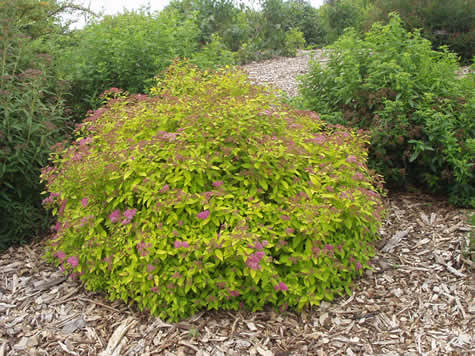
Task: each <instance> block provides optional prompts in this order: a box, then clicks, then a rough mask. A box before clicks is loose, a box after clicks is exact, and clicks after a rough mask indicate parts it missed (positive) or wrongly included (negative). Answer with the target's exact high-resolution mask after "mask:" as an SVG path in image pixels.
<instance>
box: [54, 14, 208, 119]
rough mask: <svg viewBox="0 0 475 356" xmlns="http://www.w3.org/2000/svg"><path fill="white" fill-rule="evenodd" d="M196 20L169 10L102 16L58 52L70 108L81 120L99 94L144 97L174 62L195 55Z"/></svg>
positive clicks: (76, 34) (196, 44)
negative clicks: (109, 92) (120, 91)
mask: <svg viewBox="0 0 475 356" xmlns="http://www.w3.org/2000/svg"><path fill="white" fill-rule="evenodd" d="M198 34H199V29H198V27H197V23H196V18H195V17H194V16H186V17H184V16H181V14H179V13H178V12H177V11H176V10H173V9H169V10H167V11H164V12H162V13H160V14H158V15H157V14H149V13H146V12H145V11H138V12H134V11H133V12H125V13H123V14H119V15H116V16H105V17H104V18H103V19H102V20H101V21H96V22H93V23H91V24H89V25H88V26H86V28H84V29H83V30H80V31H77V32H76V33H75V35H74V37H73V38H72V39H71V41H70V43H69V44H68V46H67V47H66V48H63V49H62V50H61V51H60V62H59V68H60V71H61V73H62V75H63V76H64V79H65V80H67V81H68V82H70V83H71V94H72V95H71V97H70V98H71V99H70V105H71V107H72V109H73V111H74V113H76V114H77V115H78V116H79V117H80V116H81V115H84V113H85V112H86V111H87V110H88V109H91V108H95V107H97V105H99V104H100V99H99V94H101V93H102V92H103V91H105V90H106V89H109V88H111V87H119V88H122V89H125V90H128V91H130V92H132V93H138V92H143V91H144V90H145V88H146V87H147V86H148V84H147V83H148V82H147V81H149V80H151V79H152V78H153V77H154V76H155V75H156V74H157V73H159V72H160V71H162V70H163V69H165V68H166V67H167V66H168V65H170V64H171V63H172V61H173V59H174V58H175V57H181V58H184V57H191V56H192V55H193V54H194V53H195V52H196V51H197V50H198V48H199V47H198V42H197V38H198Z"/></svg>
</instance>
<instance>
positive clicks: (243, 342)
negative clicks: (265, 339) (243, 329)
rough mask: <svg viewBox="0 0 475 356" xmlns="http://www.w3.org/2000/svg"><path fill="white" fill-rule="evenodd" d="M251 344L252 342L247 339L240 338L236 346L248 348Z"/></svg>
mask: <svg viewBox="0 0 475 356" xmlns="http://www.w3.org/2000/svg"><path fill="white" fill-rule="evenodd" d="M250 346H251V343H250V342H249V341H246V340H238V341H236V347H237V348H238V349H247V348H249V347H250Z"/></svg>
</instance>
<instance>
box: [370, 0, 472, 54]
mask: <svg viewBox="0 0 475 356" xmlns="http://www.w3.org/2000/svg"><path fill="white" fill-rule="evenodd" d="M371 10H372V11H370V12H369V14H368V15H369V16H368V17H367V18H366V22H367V23H368V22H369V23H373V22H375V21H388V19H389V14H390V13H391V12H393V11H397V12H398V13H399V14H400V16H401V18H402V19H403V21H404V23H405V25H406V28H407V29H408V30H409V31H411V30H415V29H422V32H421V33H422V36H423V37H424V38H426V39H428V40H430V41H431V42H432V45H433V48H434V49H438V48H439V47H440V46H442V45H446V46H448V47H449V49H450V50H451V51H454V52H456V53H457V54H458V55H459V56H460V57H461V59H462V61H463V62H464V63H470V61H471V59H472V57H473V56H474V52H473V49H474V48H475V22H474V19H473V17H474V16H473V14H474V13H475V3H474V2H473V1H470V0H452V1H440V0H376V1H374V6H373V8H372V9H371Z"/></svg>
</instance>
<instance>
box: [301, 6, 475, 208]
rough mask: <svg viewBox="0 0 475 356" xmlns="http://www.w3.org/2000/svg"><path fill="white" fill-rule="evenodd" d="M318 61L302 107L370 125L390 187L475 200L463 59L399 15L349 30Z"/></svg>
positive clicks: (376, 157) (469, 82) (470, 107)
mask: <svg viewBox="0 0 475 356" xmlns="http://www.w3.org/2000/svg"><path fill="white" fill-rule="evenodd" d="M330 48H331V49H332V52H331V54H330V62H329V63H328V66H327V67H326V68H321V66H320V65H319V63H317V62H314V63H313V64H312V69H311V72H310V73H309V75H307V76H306V77H305V78H304V79H303V82H302V87H301V90H302V95H303V98H304V99H303V100H304V106H306V107H308V108H310V109H312V110H315V111H317V112H319V113H321V114H322V117H323V118H324V119H325V120H328V121H330V122H334V123H343V124H345V125H348V126H354V127H359V128H367V129H371V144H372V145H371V148H370V162H371V166H372V167H374V168H376V169H377V170H378V171H379V172H380V173H382V174H384V177H385V180H386V181H387V182H388V183H390V184H391V185H392V186H401V185H405V184H409V183H410V184H417V185H425V186H426V187H427V188H429V189H430V190H432V191H433V192H440V193H444V194H445V193H448V194H449V196H450V200H451V201H452V202H454V203H456V204H460V205H468V206H473V205H474V203H475V202H474V196H475V191H474V189H475V188H474V187H475V182H474V161H473V159H474V157H475V146H474V143H475V142H474V137H475V121H474V120H473V113H474V96H473V87H474V86H473V80H474V78H473V75H470V76H469V77H468V78H466V79H464V80H458V79H456V76H455V71H456V70H457V68H458V67H457V59H456V56H455V55H454V54H452V53H449V52H448V51H447V50H443V51H442V52H436V51H433V50H432V49H431V44H430V42H429V41H427V40H425V39H423V38H422V37H421V36H420V34H419V33H418V32H414V33H409V32H407V31H406V30H405V29H404V28H403V27H402V24H401V21H400V19H399V17H398V16H396V15H393V17H392V19H391V21H390V23H389V24H388V25H386V26H383V25H381V24H375V25H373V27H372V30H371V31H370V32H368V33H367V34H366V35H365V36H364V37H363V38H360V37H359V36H358V35H357V33H356V32H355V31H353V30H352V31H348V32H347V33H346V34H345V35H344V36H343V37H341V38H340V39H339V40H338V41H337V42H336V43H335V44H334V45H333V46H330Z"/></svg>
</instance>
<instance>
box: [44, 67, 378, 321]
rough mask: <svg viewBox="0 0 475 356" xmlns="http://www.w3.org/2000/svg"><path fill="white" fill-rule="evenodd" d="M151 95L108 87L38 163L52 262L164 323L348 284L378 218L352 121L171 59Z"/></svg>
mask: <svg viewBox="0 0 475 356" xmlns="http://www.w3.org/2000/svg"><path fill="white" fill-rule="evenodd" d="M151 95H153V96H145V95H133V96H126V95H124V94H123V93H120V91H119V90H117V89H114V90H112V91H111V92H109V93H108V97H109V98H110V97H111V96H115V98H113V99H111V100H110V101H109V102H108V103H107V104H106V105H105V106H103V107H102V108H100V109H99V110H97V111H96V112H94V113H92V114H91V115H90V116H89V117H88V118H87V119H86V120H85V121H84V123H83V124H82V125H81V127H80V128H78V130H77V133H76V134H77V140H76V141H75V143H74V145H72V146H71V147H69V148H68V149H67V150H65V151H62V152H58V153H56V154H55V155H54V156H53V158H52V160H53V165H52V166H51V167H48V168H45V169H44V172H43V175H42V178H43V179H44V180H45V181H46V183H47V187H48V192H49V195H48V196H47V197H46V198H45V200H44V204H45V205H47V206H48V207H49V208H51V209H52V211H53V213H54V214H55V215H56V216H57V223H56V225H55V226H54V227H53V230H54V231H53V236H52V239H51V241H50V243H49V247H48V251H47V258H48V259H49V260H50V261H55V262H56V263H58V264H59V265H60V266H61V268H62V269H64V270H65V271H66V272H68V273H72V275H73V276H75V277H79V278H80V279H81V280H82V281H83V282H84V284H85V286H86V287H87V288H89V289H92V290H102V291H106V292H107V294H108V295H109V296H110V298H111V299H122V300H124V301H135V302H136V303H137V305H138V306H139V307H140V308H141V309H143V308H145V309H148V310H150V311H151V312H152V313H153V314H156V315H159V316H160V317H161V318H166V319H171V320H176V319H178V318H182V317H186V316H189V315H191V314H192V313H195V312H197V311H198V310H201V309H203V308H205V309H231V310H236V309H239V308H246V309H250V310H260V309H262V308H263V307H264V306H265V305H273V306H275V307H280V308H282V310H283V309H286V308H287V307H289V306H290V307H296V308H297V309H301V308H303V307H305V306H309V305H317V304H319V302H320V301H321V300H323V299H327V300H331V299H332V298H333V297H334V296H335V295H341V294H344V293H350V288H351V281H352V280H353V279H354V278H355V277H357V276H359V275H360V274H361V273H362V270H363V269H364V268H365V267H368V260H369V258H370V256H371V255H372V251H373V248H372V245H371V241H373V240H374V239H375V238H377V236H378V228H379V225H380V219H381V214H382V201H381V196H380V193H378V188H375V186H377V185H378V184H380V183H379V180H378V179H377V177H372V176H370V175H369V173H368V169H367V167H366V145H367V142H366V138H365V135H364V133H363V132H353V131H350V130H347V129H345V128H343V127H341V126H332V125H326V124H325V123H324V122H322V121H321V120H320V119H319V118H318V115H317V114H316V113H313V112H308V111H297V110H294V109H291V108H290V107H286V106H284V105H283V104H279V102H278V101H277V99H276V96H274V95H272V93H270V92H268V91H267V89H264V88H261V87H255V86H252V85H251V84H250V83H249V82H248V80H247V78H246V77H245V76H244V75H243V74H241V73H240V72H236V71H232V70H229V69H222V70H219V71H217V72H202V71H200V70H199V69H198V68H197V67H194V66H192V65H190V64H188V63H184V64H183V63H176V64H174V65H173V66H171V67H170V68H169V69H168V71H167V72H166V73H165V74H164V75H163V76H162V77H161V79H159V80H158V82H157V85H156V86H155V87H154V88H152V89H151Z"/></svg>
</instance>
